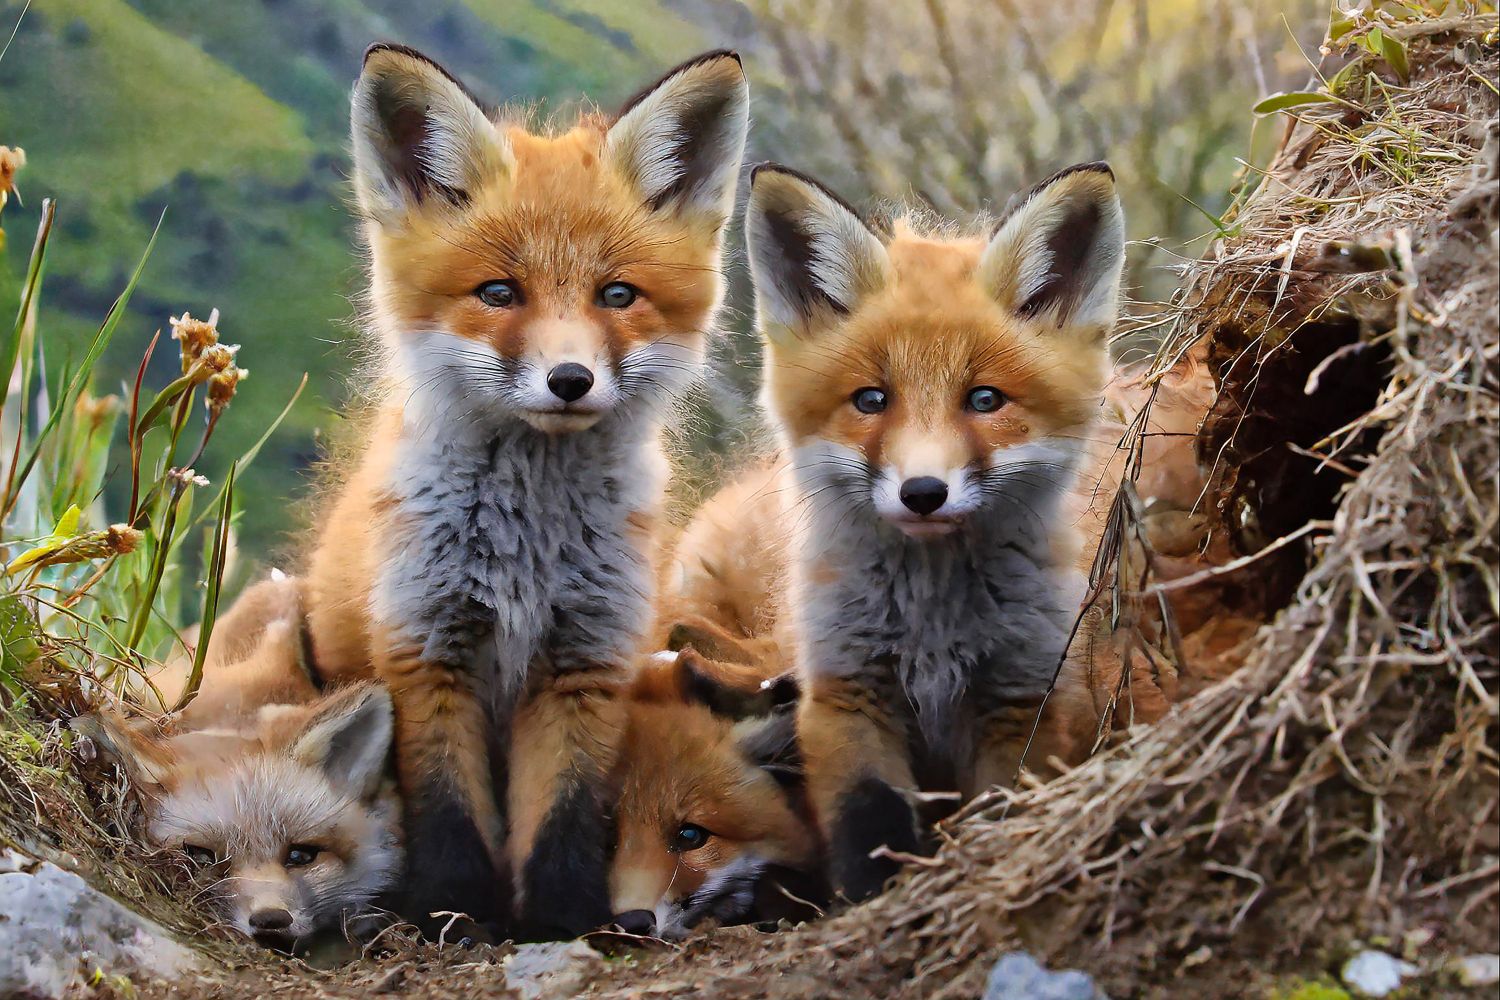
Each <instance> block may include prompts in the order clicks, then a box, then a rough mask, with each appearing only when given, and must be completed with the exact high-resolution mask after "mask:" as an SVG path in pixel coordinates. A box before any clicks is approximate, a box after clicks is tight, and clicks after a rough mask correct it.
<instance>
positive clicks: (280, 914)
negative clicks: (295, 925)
mask: <svg viewBox="0 0 1500 1000" xmlns="http://www.w3.org/2000/svg"><path fill="white" fill-rule="evenodd" d="M290 926H292V915H291V914H290V913H288V912H287V911H285V910H282V909H275V910H256V911H255V912H254V913H252V914H250V929H251V930H256V931H284V930H286V929H287V928H288V927H290Z"/></svg>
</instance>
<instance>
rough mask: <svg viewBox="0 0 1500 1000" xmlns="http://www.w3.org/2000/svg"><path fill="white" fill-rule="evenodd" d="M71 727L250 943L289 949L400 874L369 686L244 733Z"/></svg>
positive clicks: (154, 834) (380, 730) (90, 724)
mask: <svg viewBox="0 0 1500 1000" xmlns="http://www.w3.org/2000/svg"><path fill="white" fill-rule="evenodd" d="M75 728H76V729H78V730H79V731H81V732H82V733H84V734H85V735H88V736H90V737H92V738H94V739H95V740H97V741H98V742H99V743H100V744H101V745H102V747H103V749H105V750H106V751H107V752H108V753H110V754H112V755H113V756H115V757H116V759H118V761H119V762H120V764H121V765H122V767H123V768H124V769H125V771H126V773H127V774H128V775H130V776H131V778H132V781H133V783H134V784H135V786H136V788H137V789H138V791H139V792H140V793H141V797H142V801H143V803H144V807H145V811H146V819H147V825H146V835H147V839H148V840H149V841H150V842H151V843H153V844H155V845H157V846H160V847H165V848H176V849H179V850H181V851H182V852H183V853H184V854H185V855H186V857H187V859H188V861H189V862H190V863H191V864H192V865H193V866H194V868H195V869H197V874H198V876H199V881H200V883H201V885H202V886H203V887H204V891H205V894H206V895H207V897H208V898H209V899H210V900H211V902H212V904H213V905H214V907H215V908H216V909H217V911H218V912H219V914H220V916H221V918H222V919H223V921H224V922H225V924H226V925H228V926H230V927H233V928H234V929H235V930H238V931H239V932H241V933H243V934H246V935H249V936H250V937H252V938H254V939H255V940H256V941H257V942H259V943H261V944H264V945H267V946H269V947H275V948H280V949H283V950H290V949H292V948H293V947H295V946H296V945H297V944H299V943H300V942H302V941H303V940H304V939H306V938H307V937H309V936H310V935H312V934H313V933H315V932H317V931H320V930H324V929H328V928H337V927H338V926H339V924H340V922H341V921H342V920H344V919H346V918H350V917H355V916H358V915H359V914H360V912H361V911H362V910H365V909H366V908H367V907H368V904H370V903H371V902H372V901H373V900H374V899H375V897H376V896H377V895H378V894H380V893H381V892H383V891H384V890H386V889H388V888H390V887H391V886H392V885H393V884H394V883H395V880H396V879H397V877H398V876H399V874H400V863H401V850H400V838H399V807H398V803H397V802H396V801H395V797H394V795H393V794H392V793H391V792H390V790H389V789H388V787H387V783H386V782H385V780H384V775H385V767H386V758H387V757H388V755H389V752H390V745H391V730H392V714H391V702H390V696H389V695H388V694H387V693H386V692H385V689H384V688H381V687H379V686H378V685H374V684H361V685H356V686H353V687H348V688H344V689H342V690H340V691H337V692H335V693H333V694H329V695H326V696H324V697H322V698H320V699H318V700H317V701H314V702H312V703H309V704H306V705H276V706H267V707H266V708H263V709H261V711H260V714H259V717H258V719H257V720H255V722H254V723H253V724H252V725H250V726H248V727H247V728H245V729H244V730H207V731H199V732H189V733H183V734H180V735H176V736H162V735H159V734H157V733H155V732H153V731H151V730H149V729H146V728H144V725H143V723H142V722H141V721H139V720H135V721H126V720H124V719H121V718H118V717H116V716H113V715H109V714H101V715H96V716H90V717H86V718H84V719H80V720H78V721H77V722H75Z"/></svg>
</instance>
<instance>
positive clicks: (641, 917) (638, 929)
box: [613, 910, 656, 937]
mask: <svg viewBox="0 0 1500 1000" xmlns="http://www.w3.org/2000/svg"><path fill="white" fill-rule="evenodd" d="M613 923H614V925H615V926H616V927H618V928H620V930H622V931H624V932H625V933H626V934H634V935H635V936H636V937H650V936H651V935H652V934H655V933H656V914H654V913H652V912H651V911H650V910H627V911H626V912H624V913H621V914H618V915H617V916H616V917H615V919H614V921H613Z"/></svg>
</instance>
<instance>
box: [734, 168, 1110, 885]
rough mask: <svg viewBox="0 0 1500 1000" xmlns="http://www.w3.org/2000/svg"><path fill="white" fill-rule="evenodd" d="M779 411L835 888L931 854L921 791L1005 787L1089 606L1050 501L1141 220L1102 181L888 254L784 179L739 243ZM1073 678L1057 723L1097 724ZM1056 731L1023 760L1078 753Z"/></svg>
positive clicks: (1057, 700)
mask: <svg viewBox="0 0 1500 1000" xmlns="http://www.w3.org/2000/svg"><path fill="white" fill-rule="evenodd" d="M746 231H747V239H748V242H749V249H750V262H751V269H752V272H753V275H754V278H755V286H756V296H757V311H758V324H759V328H760V331H761V333H762V335H763V336H764V338H765V340H766V343H767V348H768V351H767V361H766V384H765V399H766V402H767V406H768V409H769V410H770V413H771V416H772V418H773V420H774V422H775V423H776V424H777V425H778V427H779V429H780V432H781V435H782V438H783V441H784V445H785V448H786V451H787V454H788V455H789V458H790V462H791V471H792V479H793V481H794V487H793V490H792V494H793V495H792V496H791V498H790V500H789V501H788V503H789V506H790V507H791V508H792V511H793V516H792V517H791V521H792V522H793V524H794V526H795V528H796V535H795V540H794V542H793V544H792V546H791V553H792V554H791V559H790V562H791V577H792V594H791V599H790V601H789V602H788V608H789V613H790V615H791V617H792V619H793V621H792V623H791V629H790V631H791V633H792V635H793V636H794V641H795V645H796V656H797V662H798V666H799V668H800V670H801V671H802V673H803V678H804V684H805V685H806V694H805V698H804V701H803V705H802V709H801V714H800V719H799V734H800V737H801V746H802V752H803V754H804V756H805V759H806V767H807V781H808V791H809V795H810V797H811V801H812V805H813V810H814V813H815V816H816V818H817V821H818V824H819V826H820V828H821V831H822V834H823V837H824V840H825V843H826V845H827V849H828V851H829V863H830V870H831V877H832V881H833V883H834V886H835V888H837V889H838V890H840V891H842V892H843V893H844V894H845V895H847V896H848V897H850V898H854V899H858V898H861V897H864V896H868V895H869V894H871V893H873V892H874V891H876V890H878V889H879V888H880V887H881V885H882V883H883V882H884V880H885V879H886V878H887V877H888V876H889V875H890V874H891V873H892V872H893V871H894V870H895V865H894V863H893V862H892V861H890V860H888V859H886V858H881V857H876V858H872V857H871V856H870V855H871V852H872V851H874V850H875V849H876V848H879V847H881V846H882V845H884V846H888V847H889V848H891V849H893V850H896V851H906V852H910V851H914V850H916V849H918V847H919V839H918V831H917V822H916V815H915V811H914V809H913V806H912V804H911V798H912V797H911V796H910V795H909V794H908V793H910V792H912V791H916V790H923V791H949V790H955V789H956V790H958V791H959V792H960V793H961V794H963V795H965V796H968V795H973V794H974V793H975V792H976V791H977V790H981V789H984V788H987V787H989V786H991V785H995V784H1008V783H1010V782H1012V781H1014V779H1015V777H1016V774H1017V772H1018V770H1019V768H1020V765H1021V763H1022V756H1023V748H1025V747H1026V745H1027V743H1028V740H1030V739H1031V734H1032V727H1033V723H1034V721H1035V720H1036V719H1037V716H1038V710H1039V709H1040V708H1041V707H1042V705H1043V697H1044V695H1045V694H1046V692H1047V690H1048V685H1049V683H1050V681H1051V679H1052V676H1053V672H1054V670H1056V669H1057V667H1058V664H1059V662H1060V661H1061V658H1062V656H1063V654H1064V650H1065V647H1066V646H1067V644H1068V635H1069V629H1070V627H1071V625H1072V622H1073V619H1074V614H1075V612H1076V611H1077V608H1078V605H1079V598H1080V597H1081V586H1080V584H1081V581H1080V580H1078V579H1077V574H1076V573H1070V572H1067V571H1069V570H1071V569H1072V562H1073V559H1072V557H1071V555H1070V553H1069V546H1068V545H1066V544H1064V543H1065V541H1066V539H1061V538H1060V537H1059V533H1060V528H1061V527H1062V526H1061V525H1060V523H1059V522H1060V520H1061V518H1059V516H1058V510H1059V506H1060V504H1061V502H1062V500H1063V498H1064V497H1065V495H1066V494H1067V493H1068V492H1069V491H1070V490H1071V489H1072V487H1073V484H1074V480H1075V477H1076V474H1077V467H1078V465H1079V464H1080V462H1081V461H1082V460H1083V458H1084V453H1085V450H1086V445H1087V442H1088V439H1089V431H1090V425H1091V423H1092V422H1093V420H1094V419H1095V417H1096V415H1097V414H1098V412H1099V406H1100V400H1101V396H1102V393H1103V388H1104V384H1105V380H1106V377H1107V372H1108V358H1107V351H1106V344H1105V338H1106V335H1107V334H1108V332H1109V330H1110V328H1111V326H1112V325H1113V323H1114V321H1115V318H1116V312H1117V308H1118V307H1117V297H1118V292H1119V283H1120V273H1121V267H1122V264H1123V261H1124V225H1123V218H1122V214H1121V210H1120V206H1119V202H1118V200H1117V198H1116V195H1115V186H1114V177H1113V175H1112V174H1111V172H1110V170H1109V168H1108V167H1107V166H1105V165H1104V164H1102V163H1091V164H1083V165H1080V166H1075V167H1071V168H1069V169H1067V170H1064V171H1062V172H1061V173H1059V174H1057V175H1055V176H1054V177H1052V178H1050V179H1049V180H1047V181H1045V182H1043V183H1042V184H1041V185H1039V186H1038V187H1036V188H1035V189H1033V190H1032V191H1030V192H1029V193H1027V194H1026V195H1024V196H1023V197H1022V198H1020V199H1019V201H1018V203H1017V204H1016V205H1015V207H1014V208H1013V209H1012V210H1011V211H1010V212H1009V213H1008V214H1007V215H1006V216H1005V217H1004V218H1003V219H1002V220H1001V221H1000V223H999V224H998V225H997V226H996V227H994V228H993V229H991V230H989V231H988V232H986V233H984V234H980V235H975V236H950V235H932V236H928V235H923V234H922V233H920V232H918V231H917V230H916V228H915V227H914V226H913V225H912V224H910V223H900V224H898V225H897V227H896V228H895V231H894V233H892V234H890V235H888V236H884V237H882V236H880V235H877V234H876V232H875V231H873V230H872V229H870V228H869V227H868V226H867V225H866V224H865V223H864V222H863V221H862V220H861V219H860V218H859V217H858V216H857V215H856V214H855V213H854V212H853V211H852V210H851V209H850V208H848V207H847V206H846V205H845V204H844V203H843V202H842V201H840V200H839V199H838V198H837V197H836V196H834V195H833V194H832V193H830V192H829V191H828V190H826V189H825V188H823V187H822V186H820V185H819V184H817V183H816V182H814V181H812V180H811V179H809V178H807V177H804V176H802V175H800V174H797V173H795V172H793V171H790V170H787V169H785V168H781V167H776V166H769V165H768V166H763V167H760V168H757V170H756V171H755V173H754V174H753V175H752V182H751V195H750V206H749V210H748V218H747V223H746ZM1088 698H1089V695H1088V691H1087V689H1086V685H1084V684H1082V683H1081V682H1080V679H1079V677H1078V676H1077V675H1076V672H1070V671H1065V672H1064V675H1063V677H1062V680H1061V683H1060V685H1059V688H1058V690H1057V691H1056V692H1055V693H1054V694H1053V696H1052V699H1051V701H1050V702H1049V703H1048V706H1047V707H1048V715H1050V716H1053V717H1054V718H1056V717H1059V716H1061V717H1063V718H1073V719H1084V720H1085V721H1084V725H1083V726H1082V728H1083V730H1085V732H1087V731H1088V730H1090V729H1091V726H1090V724H1091V723H1092V722H1093V721H1094V719H1093V714H1092V712H1091V711H1090V710H1089V708H1088V707H1087V701H1088ZM1077 736H1078V734H1075V733H1070V732H1068V731H1067V730H1066V727H1060V726H1055V725H1051V724H1049V723H1048V722H1047V720H1046V719H1045V718H1044V719H1043V725H1042V728H1041V730H1040V731H1039V732H1038V734H1037V741H1036V745H1034V746H1032V747H1031V750H1030V753H1029V754H1028V755H1027V757H1026V759H1027V760H1028V761H1031V762H1033V763H1042V762H1045V761H1046V760H1047V759H1048V758H1049V757H1051V756H1056V757H1059V758H1061V759H1063V760H1065V761H1067V760H1074V759H1077V757H1078V756H1079V755H1080V754H1081V753H1082V752H1084V751H1085V750H1086V749H1087V747H1086V745H1083V738H1075V737H1077Z"/></svg>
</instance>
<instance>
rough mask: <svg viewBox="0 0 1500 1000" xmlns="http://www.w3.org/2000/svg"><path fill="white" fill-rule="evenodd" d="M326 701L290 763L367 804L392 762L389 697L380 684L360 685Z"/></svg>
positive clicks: (310, 724) (298, 745) (391, 717)
mask: <svg viewBox="0 0 1500 1000" xmlns="http://www.w3.org/2000/svg"><path fill="white" fill-rule="evenodd" d="M328 701H329V703H328V704H327V705H325V706H324V707H322V708H320V709H319V710H318V711H317V712H316V714H314V715H313V717H312V719H311V720H310V721H309V723H308V725H307V729H306V730H305V731H304V732H303V733H302V735H301V736H300V737H298V738H297V740H296V742H295V743H293V744H292V749H291V757H292V759H293V760H297V761H301V762H302V763H303V764H306V765H308V766H309V767H314V768H317V769H318V770H320V771H322V772H323V774H324V775H325V776H326V777H327V778H328V780H329V782H330V783H331V784H332V785H333V786H334V787H336V788H339V789H341V790H343V791H345V792H347V793H348V794H350V795H352V796H355V797H357V798H369V797H370V796H372V795H374V794H375V792H376V791H377V790H378V789H379V788H380V782H381V779H382V778H383V777H384V776H385V763H386V758H387V757H389V756H390V751H391V737H392V732H393V729H394V713H393V712H392V710H391V696H390V694H389V692H387V691H386V689H385V688H383V687H381V686H380V685H378V684H362V685H359V686H357V687H352V688H346V689H345V690H343V691H340V692H338V693H337V694H335V695H332V696H330V697H329V699H328Z"/></svg>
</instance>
